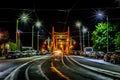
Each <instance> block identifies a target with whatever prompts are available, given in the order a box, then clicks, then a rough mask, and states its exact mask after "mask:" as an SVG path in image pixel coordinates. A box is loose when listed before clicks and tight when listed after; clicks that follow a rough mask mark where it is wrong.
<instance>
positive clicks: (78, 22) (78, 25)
mask: <svg viewBox="0 0 120 80" xmlns="http://www.w3.org/2000/svg"><path fill="white" fill-rule="evenodd" d="M81 25H82V23H81V22H80V21H77V22H76V23H75V26H76V27H78V28H79V36H80V37H79V38H80V50H81V51H82V43H81V42H82V41H81V29H80V28H81Z"/></svg>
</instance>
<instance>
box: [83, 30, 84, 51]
mask: <svg viewBox="0 0 120 80" xmlns="http://www.w3.org/2000/svg"><path fill="white" fill-rule="evenodd" d="M83 51H84V31H83Z"/></svg>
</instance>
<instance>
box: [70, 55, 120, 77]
mask: <svg viewBox="0 0 120 80" xmlns="http://www.w3.org/2000/svg"><path fill="white" fill-rule="evenodd" d="M69 58H70V59H71V60H73V61H74V62H75V63H77V64H78V65H80V66H83V67H85V68H87V69H91V70H93V71H96V72H100V73H103V74H106V75H110V76H113V77H117V78H120V73H118V72H113V71H109V70H104V69H100V68H96V67H92V66H87V65H84V64H81V63H79V62H78V61H76V60H74V59H73V58H71V57H69Z"/></svg>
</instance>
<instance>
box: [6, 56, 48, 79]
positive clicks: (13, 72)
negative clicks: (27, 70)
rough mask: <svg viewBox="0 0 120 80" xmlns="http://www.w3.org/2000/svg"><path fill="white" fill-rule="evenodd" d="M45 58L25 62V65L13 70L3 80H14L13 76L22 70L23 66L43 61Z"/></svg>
mask: <svg viewBox="0 0 120 80" xmlns="http://www.w3.org/2000/svg"><path fill="white" fill-rule="evenodd" d="M45 57H47V56H44V57H40V58H37V59H33V60H31V61H29V62H26V63H24V64H22V65H20V66H19V67H18V68H16V69H15V70H13V71H12V72H11V73H10V74H9V75H8V76H7V77H5V79H4V80H14V76H15V74H16V73H17V71H19V69H20V68H22V67H23V66H25V65H27V64H29V63H31V62H33V61H36V60H40V59H43V58H45Z"/></svg>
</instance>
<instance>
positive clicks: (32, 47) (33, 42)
mask: <svg viewBox="0 0 120 80" xmlns="http://www.w3.org/2000/svg"><path fill="white" fill-rule="evenodd" d="M32 49H34V25H33V26H32Z"/></svg>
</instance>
